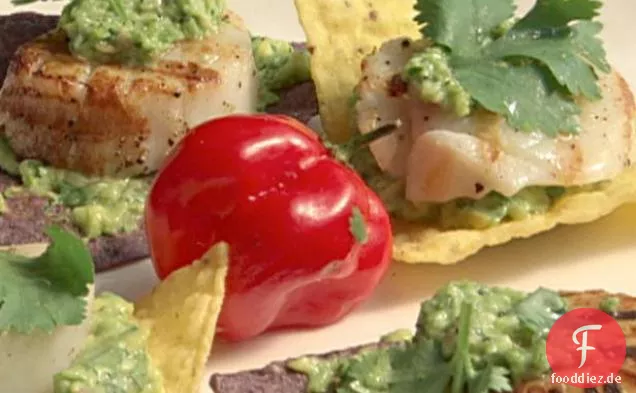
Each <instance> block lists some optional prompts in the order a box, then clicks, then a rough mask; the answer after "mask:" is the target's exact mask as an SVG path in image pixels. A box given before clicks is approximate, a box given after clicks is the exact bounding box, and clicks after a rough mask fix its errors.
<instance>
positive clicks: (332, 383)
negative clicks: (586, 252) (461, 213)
mask: <svg viewBox="0 0 636 393" xmlns="http://www.w3.org/2000/svg"><path fill="white" fill-rule="evenodd" d="M464 302H469V303H472V305H473V307H474V312H473V313H472V318H471V322H470V330H469V340H468V356H469V357H470V359H471V363H472V366H473V367H474V368H475V369H478V368H482V369H483V367H485V365H486V364H487V363H492V364H495V365H497V366H502V367H504V368H506V369H507V370H509V371H510V376H511V378H512V379H513V380H514V381H519V380H524V379H529V378H536V377H539V376H543V375H546V374H547V373H549V372H550V366H549V364H548V362H547V358H546V356H545V344H546V339H547V334H548V331H549V328H550V327H551V326H552V325H553V324H554V322H555V321H556V320H557V319H558V318H559V317H560V316H561V315H563V314H564V313H565V312H566V310H567V304H566V302H565V300H564V299H563V298H561V296H559V295H558V293H556V292H554V291H550V290H547V289H543V288H540V289H538V290H536V291H535V292H532V293H529V294H527V293H523V292H520V291H516V290H513V289H509V288H496V287H488V286H485V285H482V284H479V283H475V282H468V281H464V282H451V283H449V284H447V285H446V286H445V287H443V288H442V289H440V290H439V291H438V292H437V293H436V294H435V296H433V297H432V298H431V299H429V300H427V301H425V302H423V303H422V305H421V308H420V313H419V316H418V320H417V331H416V334H415V337H414V339H415V340H433V341H434V342H436V343H438V344H439V345H440V347H441V348H442V349H441V351H442V353H443V354H444V355H445V356H446V357H447V358H450V357H451V356H452V353H453V351H454V350H455V345H456V340H457V329H458V324H459V316H460V310H461V307H462V304H464ZM410 340H411V338H410V336H409V335H406V334H405V335H403V336H402V341H403V342H404V344H405V345H408V343H409V342H410ZM398 342H399V341H398ZM392 351H397V352H399V351H400V347H396V346H392V347H381V348H378V347H368V348H365V349H363V350H362V351H360V352H358V353H356V354H355V355H350V356H340V357H337V356H332V357H327V358H325V357H322V358H321V357H316V356H304V357H300V358H297V359H293V360H290V361H288V362H287V364H286V365H287V367H288V368H290V369H292V370H294V371H297V372H300V373H303V374H306V375H307V376H308V379H309V384H308V390H309V391H310V392H311V393H325V392H328V391H334V390H335V391H337V392H339V393H349V392H351V393H353V392H358V393H359V392H369V393H371V392H377V393H380V392H388V391H390V389H389V386H390V382H391V380H392V378H393V376H394V375H401V376H402V377H403V374H404V372H405V371H404V370H398V369H396V368H395V367H396V365H395V364H394V363H392V361H391V356H392V353H395V352H392ZM399 378H401V377H398V379H399Z"/></svg>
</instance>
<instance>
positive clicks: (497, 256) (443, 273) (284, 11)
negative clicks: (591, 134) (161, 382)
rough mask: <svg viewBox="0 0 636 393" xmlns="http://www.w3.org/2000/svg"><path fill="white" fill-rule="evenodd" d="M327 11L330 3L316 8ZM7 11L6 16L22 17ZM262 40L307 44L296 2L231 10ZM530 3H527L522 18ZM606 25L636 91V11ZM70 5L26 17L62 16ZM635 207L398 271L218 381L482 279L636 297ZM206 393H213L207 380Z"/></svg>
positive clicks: (121, 281)
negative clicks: (325, 322) (327, 319)
mask: <svg viewBox="0 0 636 393" xmlns="http://www.w3.org/2000/svg"><path fill="white" fill-rule="evenodd" d="M316 1H321V0H316ZM8 3H9V0H3V1H2V2H0V13H2V14H5V13H9V12H13V11H15V10H16V8H15V7H12V6H10V5H8ZM228 3H229V6H230V7H231V8H232V9H233V10H235V11H236V12H237V13H238V14H240V15H242V16H243V18H244V19H245V20H246V22H247V24H248V25H249V26H250V29H251V30H252V32H253V33H254V34H261V35H269V36H272V37H277V38H286V39H290V40H302V39H303V32H302V29H301V28H300V26H299V24H298V20H297V17H296V14H295V9H294V5H293V1H292V0H258V1H254V0H229V1H228ZM530 3H531V2H530V1H522V2H521V5H522V7H523V8H525V7H527V6H528V4H530ZM606 3H607V4H606V5H605V9H604V10H603V15H602V19H603V21H604V23H605V28H604V33H603V35H604V38H605V48H606V50H607V52H608V58H609V60H610V61H611V63H612V64H613V65H614V66H615V67H616V68H617V69H618V70H619V71H620V72H622V73H623V75H624V76H625V78H626V79H627V80H628V82H629V83H630V85H631V86H632V88H633V89H634V90H635V91H636V43H635V42H634V40H633V37H635V36H636V25H635V24H634V23H633V16H634V15H636V2H634V1H633V0H607V1H606ZM62 5H63V2H54V3H51V2H45V3H39V4H33V5H30V6H24V7H21V8H20V9H21V10H26V9H31V10H37V11H40V12H47V13H56V12H59V10H60V9H61V7H62ZM634 233H636V205H632V206H625V207H623V208H621V209H619V210H617V211H616V212H615V213H614V214H612V215H611V216H609V217H606V218H604V219H602V220H600V221H597V222H595V223H592V224H587V225H579V226H571V227H560V228H558V229H556V230H553V231H551V232H548V233H545V234H543V235H539V236H536V237H534V238H531V239H528V240H518V241H515V242H512V243H509V244H507V245H505V246H501V247H496V248H492V249H488V250H485V251H483V252H481V253H480V254H478V255H477V256H475V257H472V258H470V259H468V260H466V261H464V262H463V263H460V264H458V265H455V266H436V265H420V266H408V265H402V264H394V266H393V267H392V268H391V271H390V272H389V273H388V274H387V276H386V278H385V279H384V281H383V283H382V284H381V285H380V288H379V289H378V290H377V292H376V293H375V295H374V296H373V298H372V299H371V300H370V301H368V302H367V303H366V304H365V305H363V306H362V307H361V308H360V309H358V310H357V311H356V312H354V313H353V314H351V315H350V316H349V317H347V318H345V319H344V320H343V321H341V322H340V323H338V324H336V325H333V326H330V327H328V328H323V329H317V330H312V331H288V332H278V333H274V334H267V335H264V336H262V337H260V338H257V339H255V340H252V341H250V342H246V343H241V344H238V345H237V344H232V345H230V344H226V343H222V342H220V343H215V346H214V349H213V351H212V355H211V358H210V362H209V372H213V371H214V372H227V371H237V370H242V369H248V368H256V367H259V366H261V365H264V364H266V363H268V362H270V361H273V360H277V359H282V358H286V357H289V356H294V355H300V354H303V353H312V352H314V353H317V352H318V353H319V352H324V351H328V350H331V349H336V348H342V347H346V346H350V345H353V344H360V343H364V342H369V341H373V340H375V339H377V337H378V336H379V335H381V334H383V333H386V332H388V331H390V330H393V329H397V328H401V327H411V326H412V325H413V323H414V321H415V317H416V315H417V311H418V304H419V301H421V300H422V299H424V298H426V297H428V296H430V295H431V294H433V293H434V291H435V289H436V288H437V287H439V286H441V285H442V284H444V283H445V282H446V281H448V280H452V279H474V280H480V281H482V282H484V283H487V284H493V285H506V286H511V287H515V288H519V289H525V290H531V289H534V288H535V287H537V286H539V285H542V286H547V287H551V288H555V289H569V290H574V289H580V290H582V289H592V288H604V289H607V290H609V291H621V292H627V293H630V294H635V295H636V285H634V280H635V279H636V241H635V239H634V237H635V236H634ZM155 282H156V277H155V275H154V272H153V270H152V267H151V265H150V262H149V261H148V260H145V261H142V262H141V263H139V264H136V265H133V266H130V267H127V268H124V269H120V270H116V271H111V272H108V273H105V274H102V275H100V276H99V277H98V288H97V289H98V290H111V291H115V292H117V293H120V294H122V295H124V296H126V297H128V298H135V297H136V296H139V295H140V294H142V293H144V292H146V291H148V290H149V289H150V288H151V287H152V285H153V284H154V283H155ZM202 392H205V393H208V392H210V389H209V388H208V387H207V378H206V380H204V381H202Z"/></svg>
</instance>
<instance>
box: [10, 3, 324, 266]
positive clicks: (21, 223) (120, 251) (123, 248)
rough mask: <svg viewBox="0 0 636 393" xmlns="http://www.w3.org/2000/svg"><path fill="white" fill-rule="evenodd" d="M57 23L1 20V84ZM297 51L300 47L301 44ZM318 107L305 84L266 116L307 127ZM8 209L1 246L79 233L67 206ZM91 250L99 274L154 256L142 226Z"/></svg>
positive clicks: (43, 203) (33, 204)
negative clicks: (16, 59) (54, 231)
mask: <svg viewBox="0 0 636 393" xmlns="http://www.w3.org/2000/svg"><path fill="white" fill-rule="evenodd" d="M57 21H58V16H56V15H44V14H39V13H33V12H21V13H14V14H11V15H1V16H0V80H4V77H5V75H6V72H7V68H8V66H9V61H10V60H11V57H12V56H13V53H14V52H15V51H16V50H17V48H18V47H19V46H20V45H22V44H24V43H25V42H28V41H30V40H32V39H34V38H36V37H38V36H39V35H41V34H44V33H46V32H47V31H49V30H51V29H52V28H54V27H55V25H56V24H57ZM297 46H298V47H302V44H297ZM317 107H318V104H317V102H316V94H315V90H314V86H313V83H311V82H307V83H303V84H300V85H297V86H294V87H292V88H289V89H286V90H285V91H282V92H281V100H280V102H278V103H277V104H275V105H273V106H271V107H270V108H268V112H271V113H282V114H287V115H290V116H294V117H296V118H298V119H299V120H301V121H303V122H307V121H308V120H309V119H310V118H311V117H312V116H314V115H315V114H316V113H317V112H318V110H317ZM12 185H19V181H18V180H17V179H15V178H13V177H11V176H9V175H8V174H6V173H4V172H2V170H0V191H2V190H4V189H5V188H7V187H9V186H12ZM7 205H8V210H7V212H6V213H4V214H2V215H0V246H11V245H22V244H31V243H42V242H46V241H47V237H46V235H45V234H44V231H45V229H46V228H47V227H48V226H49V225H51V224H58V225H61V226H63V227H65V228H67V229H70V230H73V231H75V232H76V233H78V230H77V228H76V227H74V226H73V225H72V224H71V222H70V221H71V220H70V211H69V210H68V209H66V208H64V207H63V206H59V205H54V206H52V205H50V203H49V202H48V201H47V200H46V199H45V198H39V197H34V196H25V197H15V198H10V199H8V200H7ZM89 247H90V250H91V253H92V255H93V259H94V261H95V270H96V271H97V272H103V271H106V270H110V269H114V268H117V267H122V266H125V265H129V264H131V263H133V262H135V261H138V260H140V259H142V258H146V257H148V256H149V254H150V253H149V249H148V243H147V241H146V237H145V232H144V230H143V226H142V223H140V224H139V229H138V230H136V231H134V232H130V233H125V234H120V235H116V236H101V237H99V238H96V239H93V240H91V241H90V242H89Z"/></svg>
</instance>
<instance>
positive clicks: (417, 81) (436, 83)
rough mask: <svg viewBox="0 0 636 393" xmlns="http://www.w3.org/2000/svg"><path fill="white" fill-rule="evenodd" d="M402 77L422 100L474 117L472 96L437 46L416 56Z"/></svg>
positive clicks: (447, 57)
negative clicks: (471, 110)
mask: <svg viewBox="0 0 636 393" xmlns="http://www.w3.org/2000/svg"><path fill="white" fill-rule="evenodd" d="M402 78H403V79H404V81H405V82H407V83H409V85H410V86H412V87H415V90H416V91H417V92H418V93H419V98H420V99H421V100H422V101H425V102H431V103H434V104H439V105H440V106H441V107H442V108H445V109H447V110H450V111H452V112H453V113H455V114H456V115H457V116H467V115H469V114H470V109H471V97H470V94H468V92H467V91H466V90H464V88H463V87H462V86H461V85H460V83H459V81H458V80H457V79H456V78H455V77H454V76H453V71H452V69H451V67H450V64H449V56H448V54H446V52H444V49H442V48H440V47H437V46H433V47H427V48H425V49H423V50H422V51H419V52H417V53H415V54H414V55H413V56H412V57H411V58H410V59H409V61H408V62H407V63H406V65H405V66H404V70H403V73H402Z"/></svg>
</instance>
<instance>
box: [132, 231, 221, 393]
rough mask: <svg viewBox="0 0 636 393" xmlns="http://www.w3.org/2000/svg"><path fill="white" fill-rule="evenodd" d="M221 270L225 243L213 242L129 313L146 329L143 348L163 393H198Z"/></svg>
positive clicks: (218, 305) (213, 325) (213, 324)
mask: <svg viewBox="0 0 636 393" xmlns="http://www.w3.org/2000/svg"><path fill="white" fill-rule="evenodd" d="M227 269H228V246H227V244H225V243H219V244H217V245H215V246H214V247H212V248H211V249H210V250H209V251H208V252H207V253H206V254H205V255H204V256H203V257H202V258H201V259H200V260H199V261H196V262H194V263H193V264H192V265H190V266H187V267H184V268H182V269H179V270H177V271H175V272H173V273H172V274H171V275H170V276H169V277H168V278H167V279H166V280H164V281H163V282H161V283H160V284H159V285H158V286H157V287H155V288H154V290H153V291H152V293H151V294H150V295H148V296H147V297H145V298H143V299H142V300H140V301H139V302H137V303H136V304H135V316H136V317H137V318H138V319H139V320H140V321H141V323H142V324H144V325H145V326H148V327H149V329H150V337H149V339H148V352H149V353H150V358H151V359H152V361H153V363H154V365H155V367H157V368H158V369H159V371H160V372H161V374H162V377H163V384H164V388H165V391H166V392H169V393H198V392H199V389H200V386H201V379H202V378H203V371H204V369H205V364H206V362H207V359H208V355H209V353H210V350H211V349H212V340H213V339H214V332H215V330H216V323H217V319H218V316H219V313H220V312H221V305H222V303H223V296H224V294H225V277H226V276H227Z"/></svg>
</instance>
